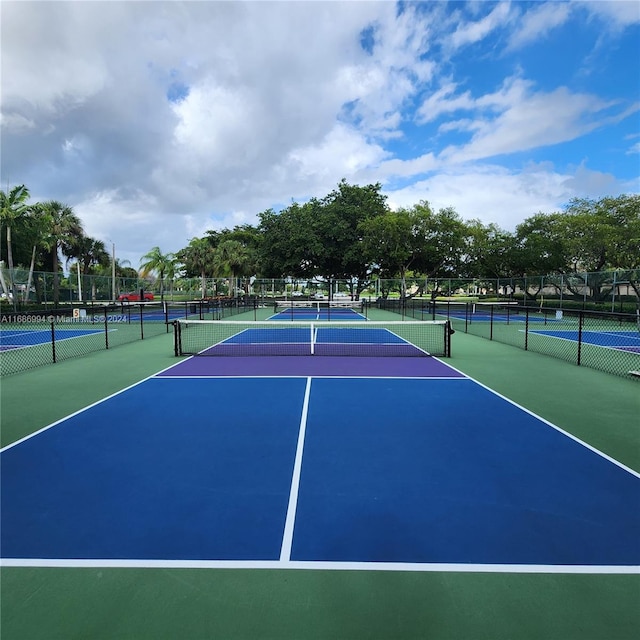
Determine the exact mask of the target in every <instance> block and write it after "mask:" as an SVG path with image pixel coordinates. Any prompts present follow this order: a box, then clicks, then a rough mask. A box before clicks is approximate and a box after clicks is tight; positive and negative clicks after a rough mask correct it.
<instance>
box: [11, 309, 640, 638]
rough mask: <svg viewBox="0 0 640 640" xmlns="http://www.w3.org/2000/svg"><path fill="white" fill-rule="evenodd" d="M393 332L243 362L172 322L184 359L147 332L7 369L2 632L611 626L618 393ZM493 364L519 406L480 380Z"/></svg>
mask: <svg viewBox="0 0 640 640" xmlns="http://www.w3.org/2000/svg"><path fill="white" fill-rule="evenodd" d="M265 311H266V313H265V315H264V317H269V315H270V313H269V310H268V309H265ZM380 317H382V316H380ZM389 317H390V318H392V319H393V316H389ZM376 319H377V318H376ZM374 322H375V321H372V320H369V321H368V323H371V326H370V330H371V331H373V332H374V334H375V333H376V331H375V330H376V329H377V327H376V325H375V324H374ZM312 323H313V324H319V325H320V328H322V325H323V324H324V323H325V321H324V320H318V321H316V320H313V321H311V322H306V325H307V327H308V325H309V324H312ZM184 324H187V321H184ZM216 324H219V325H220V326H223V325H224V324H225V323H216ZM245 324H246V325H248V326H250V327H251V328H252V329H254V330H259V329H261V328H262V329H267V328H268V329H271V328H272V327H273V325H276V326H281V327H284V326H285V325H286V327H287V329H286V332H285V333H282V334H278V337H277V340H278V341H279V342H280V343H283V342H284V343H286V344H288V341H289V340H290V338H289V337H288V335H289V334H288V331H289V329H290V330H292V331H294V332H295V331H297V330H298V329H299V327H298V324H304V323H302V322H301V321H299V320H298V319H295V320H293V321H292V320H289V321H288V322H282V321H281V320H277V321H273V322H271V321H270V322H269V323H268V326H263V325H262V324H261V323H255V322H247V323H245ZM332 324H333V325H335V326H336V329H339V330H340V331H342V330H346V329H348V328H349V327H353V326H354V325H357V326H359V327H363V326H364V325H366V324H367V323H366V322H356V323H353V322H350V321H348V320H345V321H344V322H343V321H342V319H340V320H334V321H332ZM406 324H407V329H405V330H404V331H393V333H395V334H396V335H398V336H399V337H401V338H403V339H404V340H405V341H406V342H411V343H418V344H416V345H415V346H417V347H418V348H417V350H416V351H415V352H413V354H412V357H405V356H404V355H400V353H399V352H398V351H397V350H396V351H395V352H394V349H397V348H398V347H399V345H398V344H392V345H391V349H388V348H387V347H386V346H384V347H383V346H381V345H379V344H378V343H377V341H376V340H375V339H369V340H367V347H366V349H367V351H366V352H367V353H368V354H369V355H363V354H362V353H360V354H359V355H344V354H341V355H336V354H335V353H333V354H332V355H326V354H324V355H323V354H322V352H320V353H314V355H310V353H307V354H305V355H278V356H275V355H270V356H268V357H265V356H264V355H259V353H260V352H259V351H258V352H256V351H255V349H256V348H260V345H261V344H263V343H264V341H261V340H253V339H252V340H251V341H249V345H248V346H247V345H246V344H244V338H243V339H240V340H238V338H237V335H238V334H241V333H243V332H244V331H245V327H244V326H240V325H237V324H235V325H234V324H231V323H227V325H228V326H227V329H226V330H225V331H224V332H223V334H224V335H221V334H219V333H217V334H213V335H212V334H210V333H209V332H208V330H203V329H202V327H200V325H199V324H198V323H195V324H193V323H191V325H190V326H189V327H188V328H187V329H185V331H184V333H183V335H182V337H183V339H184V345H183V346H184V347H185V348H186V349H187V350H188V349H189V348H193V350H194V353H199V355H194V356H192V357H186V358H183V359H176V358H175V357H173V356H171V355H170V352H171V347H172V346H174V345H171V344H170V341H171V338H172V337H171V336H168V335H164V337H161V336H158V337H154V338H153V340H144V341H141V342H139V343H134V344H132V345H131V346H127V347H124V348H122V349H117V350H114V351H113V352H110V353H96V354H93V355H90V356H87V357H86V359H76V360H70V361H65V362H63V363H62V364H60V365H55V366H52V367H50V368H43V369H40V370H37V371H34V372H29V373H26V374H21V375H18V376H12V377H10V378H8V379H7V380H6V381H5V382H4V386H3V390H2V392H3V401H4V402H3V426H4V435H3V442H4V448H3V449H2V450H1V453H0V462H1V472H2V478H1V480H2V496H1V497H2V523H3V527H2V540H1V544H2V559H1V560H0V564H1V565H2V575H3V608H2V611H3V613H2V618H3V637H4V636H5V635H6V637H7V638H22V637H30V638H45V637H46V638H51V637H60V638H62V637H93V638H113V637H135V638H154V639H157V638H170V637H192V638H204V637H229V638H247V637H274V638H275V637H278V638H299V637H308V638H311V637H313V638H328V637H335V638H337V637H350V638H359V637H375V638H389V637H403V638H405V637H422V635H424V633H426V631H425V629H426V630H428V632H429V635H430V636H432V637H434V638H469V637H473V638H491V639H492V640H495V639H496V638H512V637H522V638H525V637H527V638H540V637H548V638H551V637H554V638H563V639H564V640H566V639H567V638H576V639H577V638H580V639H581V640H584V638H587V637H589V638H602V637H617V638H631V637H633V635H634V632H633V629H637V626H636V625H637V623H638V622H639V619H638V616H637V613H634V612H633V611H634V609H636V607H635V606H634V604H633V603H637V597H636V596H637V593H638V583H637V577H638V576H637V573H638V564H639V562H638V560H639V557H638V556H639V544H638V539H639V535H638V533H639V532H640V524H639V522H638V516H637V512H638V509H637V504H638V502H639V500H640V495H639V489H638V486H639V482H640V480H639V475H638V473H637V470H638V469H637V467H638V464H637V460H636V456H635V454H634V448H633V446H632V445H631V443H632V442H635V443H636V445H637V438H632V439H631V440H629V438H628V436H625V435H624V434H625V433H626V432H627V430H628V428H629V422H628V421H629V419H631V414H632V413H633V412H630V411H631V410H630V407H631V406H633V404H634V403H633V401H631V403H629V402H627V405H628V407H629V408H628V410H627V413H624V411H625V409H624V407H625V406H627V405H625V398H627V399H630V396H629V395H628V393H629V391H630V390H631V391H635V390H636V389H635V386H633V384H634V383H633V382H632V381H626V380H622V381H620V380H618V379H617V378H615V377H613V376H607V375H605V374H601V373H598V372H594V371H590V370H580V369H578V370H577V371H576V373H575V376H576V379H575V382H574V381H572V378H571V377H566V374H567V372H568V371H569V370H572V371H573V370H574V369H575V368H574V367H570V366H569V365H567V364H566V363H562V362H557V361H555V360H553V359H551V360H550V359H549V358H545V357H542V356H536V355H535V354H529V355H526V356H525V357H524V358H522V354H521V353H520V352H519V350H514V349H511V348H510V347H505V346H503V345H499V344H495V343H488V342H487V341H484V340H478V339H477V338H474V337H469V336H466V335H464V334H461V333H457V334H456V335H455V336H453V342H454V348H453V357H451V358H447V357H444V358H442V357H440V356H438V357H434V356H430V355H426V353H429V352H433V353H440V351H441V350H442V349H443V348H444V346H443V345H442V344H441V340H440V339H441V337H442V336H441V334H440V331H441V325H439V324H436V325H434V327H435V328H434V327H431V326H429V325H427V326H429V328H428V329H427V331H428V332H429V335H428V336H427V337H425V336H423V337H422V338H420V337H419V336H418V335H417V334H416V333H415V331H414V330H413V328H409V327H410V326H411V323H410V322H407V323H406ZM387 325H388V326H387V329H389V330H391V329H394V326H393V325H394V322H393V320H390V321H389V322H387ZM281 330H282V331H285V329H284V328H283V329H281ZM187 334H189V337H185V336H187ZM363 335H364V334H363ZM372 335H373V334H372ZM435 335H437V338H434V337H433V336H435ZM307 336H308V337H307V338H305V339H304V340H301V342H300V343H298V342H296V341H293V342H292V343H291V344H293V345H295V346H296V347H297V346H299V344H302V343H304V342H306V344H307V345H310V344H311V343H312V333H311V331H310V330H309V331H308V333H307ZM254 337H255V336H254ZM263 337H264V336H263ZM343 338H344V336H343ZM369 338H371V336H369ZM212 339H213V340H214V341H213V342H211V340H212ZM207 341H209V342H208V347H207V348H201V347H202V345H203V344H207ZM218 342H228V343H229V344H230V345H235V346H234V349H233V350H231V351H229V352H227V353H226V354H225V355H222V356H221V355H220V354H221V352H220V351H216V350H215V349H214V350H213V351H212V352H209V353H207V349H208V348H211V347H213V346H215V344H217V343H218ZM267 342H268V341H267ZM317 344H321V340H320V341H318V340H316V345H317ZM459 345H461V346H459ZM344 347H345V348H347V349H350V348H351V346H350V343H349V342H348V341H346V342H345V345H344ZM228 348H230V347H228ZM247 348H248V349H249V351H245V349H247ZM251 350H254V351H253V352H252V351H251ZM377 350H378V353H376V351H377ZM380 350H384V352H383V353H382V354H381V353H380ZM285 352H286V350H285ZM134 353H135V354H137V355H133V354H134ZM229 353H236V354H242V355H235V356H231V355H229ZM480 353H481V354H482V356H481V357H480V359H478V360H477V362H476V355H474V354H477V355H479V354H480ZM127 354H130V355H127ZM153 354H156V355H153ZM372 354H376V355H375V356H374V357H372ZM385 354H386V355H385ZM512 358H513V359H514V362H513V363H511V364H508V363H509V362H510V360H511V359H512ZM515 360H518V361H522V362H523V363H524V361H525V360H526V362H527V363H528V364H527V366H526V370H527V374H528V376H529V378H528V379H527V381H526V383H525V382H524V381H523V382H522V384H521V385H520V386H521V387H522V389H523V390H527V391H528V392H529V391H531V390H532V389H534V388H535V389H536V393H535V394H531V393H529V394H528V395H529V396H531V398H532V399H535V402H525V404H524V405H520V404H518V403H516V402H513V401H511V400H509V399H508V398H507V396H506V395H502V394H500V393H496V392H494V391H492V390H491V387H494V386H497V388H501V387H502V388H505V385H506V389H512V391H513V390H514V389H516V388H517V385H514V383H515V382H516V380H517V377H518V376H516V375H514V371H517V370H518V367H517V366H515ZM538 361H539V364H540V366H539V369H540V370H539V372H538V374H536V373H535V372H536V370H537V368H538V365H537V364H536V363H537V362H538ZM107 362H111V364H107ZM497 362H501V363H503V365H504V366H506V365H507V364H508V367H509V368H508V369H506V370H505V371H504V372H500V371H499V369H497V368H496V363H497ZM490 363H492V366H491V367H490V366H489V364H490ZM501 366H502V365H501ZM154 367H155V368H154ZM556 369H557V370H558V373H561V372H564V375H565V377H564V378H563V379H562V380H563V382H562V388H563V393H566V394H568V397H570V398H572V399H575V398H576V397H577V394H578V393H580V394H581V395H580V398H581V400H580V403H579V407H580V408H581V410H582V411H583V413H584V417H583V418H580V413H578V414H576V419H575V420H573V419H571V416H570V414H569V413H567V412H566V411H565V409H566V408H567V407H568V403H567V402H557V403H556V402H555V401H554V400H553V398H552V396H551V394H552V390H553V389H556V388H558V382H554V381H555V380H556V374H555V373H554V371H555V370H556ZM106 371H110V372H111V373H110V374H109V375H105V372H106ZM145 371H147V373H146V374H145V373H144V372H145ZM490 371H493V372H494V374H495V375H494V376H493V377H487V374H488V373H489V372H490ZM470 372H471V375H470ZM149 374H151V375H150V376H149ZM572 375H573V374H572ZM531 376H535V377H534V378H531ZM118 380H121V381H128V382H127V383H126V384H122V382H120V383H118ZM477 380H480V381H484V383H482V382H479V381H477ZM44 381H48V382H46V383H45V384H44V386H42V387H40V386H39V385H40V384H42V382H44ZM487 381H490V382H491V384H490V385H489V386H487V385H486V383H487ZM609 382H615V384H607V385H605V384H604V383H609ZM593 383H599V384H602V385H603V386H602V389H603V394H604V390H605V389H606V390H607V394H606V397H607V398H608V400H607V402H606V403H604V404H606V405H607V410H606V411H603V410H602V406H601V405H602V404H603V403H602V402H598V397H599V395H601V394H599V392H598V388H599V387H593V386H592V384H593ZM33 385H36V386H38V388H39V389H41V395H42V402H40V403H26V404H25V402H24V399H25V398H26V397H27V396H28V394H29V393H30V391H29V389H30V388H32V387H33ZM118 385H120V386H118ZM127 385H128V386H127ZM123 387H124V388H123ZM587 388H590V389H591V391H590V392H589V393H588V394H586V395H582V392H583V391H584V390H585V389H587ZM70 389H73V390H74V392H73V393H66V392H67V390H70ZM101 390H102V392H101ZM625 390H626V391H625ZM25 393H26V394H27V395H25ZM508 395H512V394H511V392H509V394H508ZM513 395H518V394H515V393H514V394H513ZM603 397H604V396H603ZM9 402H10V403H11V407H9V404H8V403H9ZM570 404H571V405H575V402H573V401H572V402H571V403H570ZM635 404H636V406H637V402H636V403H635ZM65 407H68V408H67V409H66V411H65V409H64V408H65ZM532 407H533V408H534V409H535V408H537V409H540V410H541V413H542V415H544V414H545V413H546V415H547V417H546V418H542V417H539V415H540V414H539V413H538V412H536V411H532ZM554 407H557V411H556V409H555V408H554ZM45 409H46V410H45ZM549 409H550V410H549ZM47 413H48V414H49V415H50V416H52V417H53V416H55V420H53V421H52V419H51V418H50V419H49V420H48V421H46V422H45V421H44V420H43V421H42V422H41V423H40V424H41V426H42V427H43V429H42V430H41V431H39V432H37V433H33V434H32V433H31V432H32V431H33V428H29V427H28V425H29V424H32V425H36V424H37V423H38V421H39V420H40V418H37V417H36V416H37V415H40V414H42V415H43V416H44V415H46V414H47ZM587 415H588V416H589V419H586V416H587ZM636 415H637V414H636ZM607 416H609V418H607ZM625 416H626V418H625ZM549 418H551V420H550V419H549ZM556 418H557V419H558V420H559V423H560V424H561V425H562V427H559V426H556V425H557V424H558V422H557V420H556ZM625 420H626V422H625ZM599 423H602V424H603V425H604V424H607V425H608V426H607V427H606V429H604V428H603V429H599V428H598V427H597V425H598V424H599ZM625 424H626V426H625ZM567 425H568V430H567V429H566V426H567ZM563 427H564V428H563ZM20 433H22V434H23V436H20V435H19V434H20ZM11 434H14V435H13V436H12V435H11ZM625 437H626V438H627V439H626V440H625ZM625 442H626V443H627V444H626V445H625ZM634 594H636V595H634ZM540 611H544V615H542V616H541V615H540ZM52 630H53V631H52ZM56 630H58V631H59V633H58V634H57V635H56ZM25 634H26V635H25ZM421 634H422V635H421Z"/></svg>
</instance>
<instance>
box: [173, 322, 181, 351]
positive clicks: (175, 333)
mask: <svg viewBox="0 0 640 640" xmlns="http://www.w3.org/2000/svg"><path fill="white" fill-rule="evenodd" d="M179 326H180V323H179V322H178V321H177V320H174V321H173V355H174V356H176V357H178V355H179V353H178V331H179V328H178V327H179Z"/></svg>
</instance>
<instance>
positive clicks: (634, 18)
mask: <svg viewBox="0 0 640 640" xmlns="http://www.w3.org/2000/svg"><path fill="white" fill-rule="evenodd" d="M575 2H576V5H578V6H581V7H583V8H584V9H585V10H586V11H587V12H588V13H590V14H591V15H592V16H595V17H597V18H600V19H601V20H604V21H605V22H606V23H608V24H609V25H610V26H611V27H612V28H615V29H619V28H623V27H626V26H629V25H632V24H638V23H640V5H639V4H638V2H637V1H636V0H575Z"/></svg>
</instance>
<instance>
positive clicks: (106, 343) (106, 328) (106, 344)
mask: <svg viewBox="0 0 640 640" xmlns="http://www.w3.org/2000/svg"><path fill="white" fill-rule="evenodd" d="M104 348H105V349H108V348H109V323H108V314H107V311H106V309H105V312H104Z"/></svg>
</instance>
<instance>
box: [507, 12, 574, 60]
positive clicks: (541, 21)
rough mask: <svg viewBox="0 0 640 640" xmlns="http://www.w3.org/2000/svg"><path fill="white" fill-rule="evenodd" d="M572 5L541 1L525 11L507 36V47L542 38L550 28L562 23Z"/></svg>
mask: <svg viewBox="0 0 640 640" xmlns="http://www.w3.org/2000/svg"><path fill="white" fill-rule="evenodd" d="M571 9H572V6H571V4H569V3H564V2H551V3H548V2H547V3H541V4H539V5H536V6H535V7H534V8H533V9H530V10H528V11H526V12H525V13H524V14H523V16H522V20H521V21H520V23H519V24H518V26H517V28H516V29H515V31H514V32H513V33H512V34H511V36H510V37H509V45H508V48H509V49H519V48H521V47H524V46H527V45H530V44H533V43H535V42H537V41H538V40H541V39H542V38H544V37H545V36H546V35H547V34H548V33H549V32H550V31H551V30H553V29H555V28H557V27H559V26H560V25H562V24H564V23H565V22H566V21H567V19H568V18H569V15H570V14H571Z"/></svg>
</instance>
